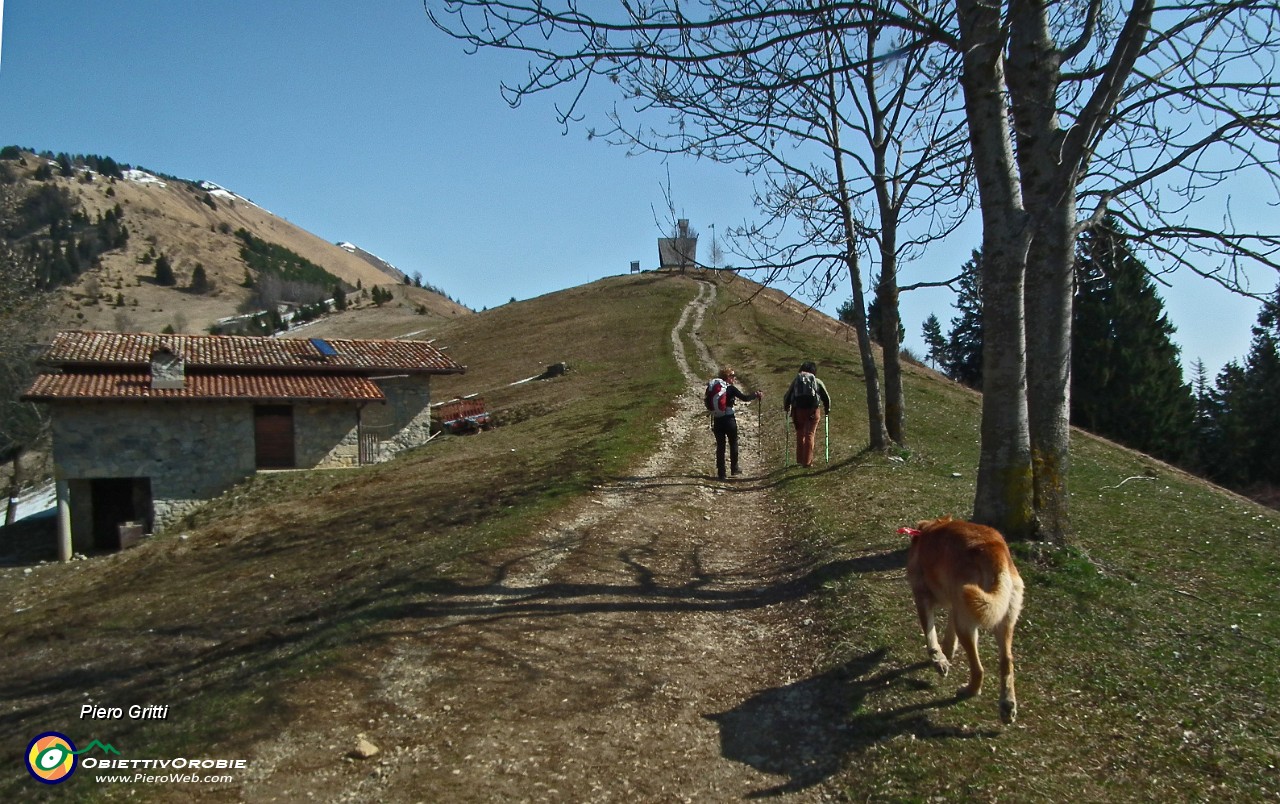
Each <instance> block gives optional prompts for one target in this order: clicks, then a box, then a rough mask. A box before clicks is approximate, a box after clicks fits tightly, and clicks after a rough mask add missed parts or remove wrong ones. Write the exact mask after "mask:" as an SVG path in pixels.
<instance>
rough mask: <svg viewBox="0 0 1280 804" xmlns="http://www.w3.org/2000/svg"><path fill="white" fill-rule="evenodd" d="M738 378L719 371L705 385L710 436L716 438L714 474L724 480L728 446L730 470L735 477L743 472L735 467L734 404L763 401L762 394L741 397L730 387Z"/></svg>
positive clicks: (729, 371)
mask: <svg viewBox="0 0 1280 804" xmlns="http://www.w3.org/2000/svg"><path fill="white" fill-rule="evenodd" d="M737 377H738V375H737V374H736V373H734V370H733V369H731V368H729V367H728V366H724V367H722V368H721V369H720V375H719V376H718V377H716V378H715V379H713V380H712V381H711V382H709V383H707V393H706V400H705V401H706V404H707V410H709V411H711V432H713V433H715V436H716V473H717V474H718V475H719V477H720V479H721V480H724V479H725V472H724V448H725V443H726V442H728V445H729V467H730V470H731V471H732V472H733V473H734V474H735V475H736V474H741V473H742V469H741V467H740V466H739V465H738V420H737V418H736V417H735V416H734V415H733V403H734V402H735V401H737V400H741V401H743V402H751V401H754V400H758V399H763V398H764V392H763V391H756V392H755V393H754V394H744V393H743V392H742V391H741V390H739V389H738V386H736V385H734V384H733V381H734V380H736V379H737Z"/></svg>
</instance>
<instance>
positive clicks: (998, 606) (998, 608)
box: [963, 570, 1022, 630]
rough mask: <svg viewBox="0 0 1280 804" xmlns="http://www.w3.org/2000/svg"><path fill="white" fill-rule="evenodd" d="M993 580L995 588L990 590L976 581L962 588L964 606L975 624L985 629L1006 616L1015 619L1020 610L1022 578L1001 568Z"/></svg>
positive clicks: (993, 626)
mask: <svg viewBox="0 0 1280 804" xmlns="http://www.w3.org/2000/svg"><path fill="white" fill-rule="evenodd" d="M995 581H996V582H995V588H993V589H992V590H991V591H990V592H988V591H987V590H986V589H983V588H982V587H981V586H979V585H978V584H976V583H969V584H965V585H964V590H963V594H964V600H965V603H966V604H967V605H966V608H967V609H968V610H969V612H970V613H971V614H972V616H973V618H974V619H975V620H976V624H977V625H978V626H979V627H981V628H984V629H987V630H991V629H993V628H995V627H996V625H998V624H999V623H1000V622H1001V621H1002V620H1005V619H1006V618H1009V619H1010V620H1011V621H1013V620H1017V618H1018V614H1019V613H1020V612H1021V610H1022V579H1021V578H1018V577H1015V576H1014V575H1013V574H1011V573H1010V572H1009V571H1008V570H1001V571H1000V573H999V574H998V575H996V579H995ZM1010 615H1012V616H1010Z"/></svg>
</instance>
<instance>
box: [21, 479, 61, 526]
mask: <svg viewBox="0 0 1280 804" xmlns="http://www.w3.org/2000/svg"><path fill="white" fill-rule="evenodd" d="M57 505H58V492H57V488H56V487H55V486H54V484H53V483H52V482H50V483H48V484H46V485H43V486H38V487H36V488H33V489H27V490H26V491H25V492H23V493H22V494H20V495H18V516H17V518H18V519H26V518H27V517H29V516H34V515H36V514H43V513H44V512H46V511H49V510H52V509H54V508H56V507H57Z"/></svg>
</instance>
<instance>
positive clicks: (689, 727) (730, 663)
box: [245, 284, 841, 802]
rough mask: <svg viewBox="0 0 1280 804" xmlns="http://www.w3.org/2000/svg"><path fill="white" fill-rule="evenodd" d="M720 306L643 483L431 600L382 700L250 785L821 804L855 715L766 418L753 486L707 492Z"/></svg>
mask: <svg viewBox="0 0 1280 804" xmlns="http://www.w3.org/2000/svg"><path fill="white" fill-rule="evenodd" d="M714 296H715V289H714V287H713V286H711V285H709V284H703V285H701V290H700V292H699V295H698V297H697V299H695V300H694V301H693V302H691V303H690V304H689V305H688V306H687V307H686V309H685V310H684V314H683V315H682V317H681V319H680V321H679V323H678V324H677V325H676V327H675V329H673V331H672V333H671V337H672V345H673V349H674V351H675V356H676V360H677V361H678V363H679V364H680V367H681V371H682V372H683V373H684V375H685V378H686V380H687V384H688V387H687V388H686V390H685V392H684V393H683V394H682V395H681V396H680V399H679V400H678V410H677V411H676V412H675V414H674V415H673V416H672V417H671V418H670V419H668V420H667V421H666V422H664V424H663V427H664V437H663V439H662V446H661V448H660V449H659V450H658V451H657V452H656V453H655V454H654V455H653V456H651V457H650V458H649V459H648V460H647V461H646V462H645V463H644V464H643V465H642V466H641V467H640V468H639V469H638V471H637V473H636V475H635V476H633V477H629V478H624V479H621V480H619V481H618V482H617V483H614V484H611V485H609V486H606V487H601V488H599V489H598V490H596V491H595V493H593V494H592V495H590V496H589V498H588V499H586V500H584V501H582V502H581V504H580V505H579V506H577V509H576V510H575V511H574V512H572V513H571V514H569V515H568V516H567V517H566V520H565V521H564V522H563V524H561V525H559V526H557V527H555V528H553V529H550V530H548V531H546V532H544V533H541V534H538V535H535V536H534V537H532V538H531V539H530V540H529V542H528V543H526V544H523V545H521V546H520V548H519V550H518V551H512V552H510V554H508V555H504V556H503V557H502V558H503V559H505V563H503V564H502V565H501V571H500V572H499V575H498V579H497V580H496V582H495V581H492V580H489V581H487V582H485V583H484V584H483V585H478V586H476V587H474V588H465V587H462V588H458V589H457V590H455V591H453V592H451V593H449V594H442V595H437V596H431V597H424V598H423V599H422V600H421V603H420V607H419V608H418V609H417V610H415V611H414V612H413V616H412V617H410V618H407V619H406V621H405V622H404V623H403V627H402V629H401V630H400V632H399V635H398V636H396V637H395V638H394V641H393V643H392V645H393V647H392V650H391V652H390V654H389V656H386V657H383V658H381V659H380V661H379V663H378V664H377V665H375V668H374V672H375V673H376V677H375V678H374V679H372V689H373V695H374V700H372V701H366V702H360V703H358V704H357V703H356V702H355V701H351V702H349V703H348V704H347V705H346V706H344V707H342V708H344V709H346V710H347V711H349V712H352V713H353V714H354V713H359V715H360V718H359V719H356V720H355V722H354V723H351V722H348V723H347V724H345V728H337V727H335V728H334V729H333V730H332V731H331V732H329V733H326V734H314V733H313V734H307V735H302V734H292V735H282V736H281V739H280V740H279V741H278V744H279V746H280V749H279V753H278V754H277V755H275V756H263V757H260V758H259V759H258V760H256V761H255V762H254V775H255V776H257V777H258V778H257V779H256V780H254V781H253V782H251V783H250V785H248V786H246V788H245V789H246V790H249V789H252V790H255V791H257V792H256V794H255V798H256V797H257V794H265V797H268V798H270V797H279V798H280V799H282V800H284V799H295V798H301V797H304V796H314V797H315V798H317V799H321V800H351V801H441V802H455V801H457V802H473V801H474V802H497V801H566V802H586V801H626V802H633V801H733V800H741V799H743V798H747V797H757V796H761V795H770V794H774V795H777V794H781V795H782V796H783V797H784V798H785V799H786V800H794V801H818V800H823V799H824V795H823V790H822V787H821V781H822V780H823V779H825V778H826V777H827V776H829V775H830V773H831V772H832V771H834V770H835V768H836V765H837V764H838V762H839V759H838V755H837V754H836V753H835V752H834V749H833V748H832V747H831V746H834V745H836V744H838V743H839V742H840V740H839V737H838V734H836V733H835V732H834V730H835V729H836V728H837V726H836V725H834V724H838V723H839V722H840V720H841V718H840V717H838V716H836V714H835V713H834V712H833V711H832V710H831V707H836V708H839V707H840V705H841V701H839V700H834V699H833V698H835V697H837V696H832V695H831V693H830V691H829V690H830V687H831V685H829V684H826V683H824V682H823V680H822V678H821V677H819V678H812V675H813V672H814V671H813V667H814V647H813V646H814V644H815V643H816V641H817V639H816V635H814V634H812V633H811V631H812V630H813V628H814V626H813V625H812V623H813V622H814V620H813V617H812V614H811V612H809V611H808V608H807V607H808V604H807V602H806V597H807V595H809V593H810V592H811V591H812V585H811V583H809V581H808V579H807V578H806V576H803V575H796V574H795V573H793V572H791V571H789V570H788V569H787V561H788V558H789V556H788V555H787V549H786V548H787V545H786V544H785V542H784V541H783V538H782V537H781V536H780V535H779V533H778V529H777V526H776V524H775V523H774V522H773V515H772V512H771V509H770V502H769V491H768V489H767V487H766V486H765V485H764V484H762V483H761V482H760V479H761V477H762V475H763V473H764V465H765V463H764V461H763V460H762V458H763V457H764V456H761V454H760V449H759V448H758V447H759V445H758V443H757V433H756V427H757V422H756V421H755V418H756V415H757V414H756V412H755V410H753V409H752V408H751V407H750V406H747V407H746V408H745V409H743V410H742V412H741V413H740V414H739V415H740V419H741V422H740V424H741V429H742V431H743V438H742V451H743V457H744V460H743V468H744V474H743V475H742V476H741V478H740V479H738V480H736V481H732V482H729V483H721V482H718V481H716V480H714V479H712V478H713V477H714V474H715V466H714V462H715V461H714V442H713V439H712V437H711V434H710V432H709V430H708V427H707V418H706V412H705V409H704V408H703V405H702V387H703V383H704V379H703V376H704V375H705V376H710V372H711V370H712V366H711V363H712V361H711V355H710V354H709V353H708V351H707V349H706V346H705V345H704V344H703V343H702V341H701V340H700V339H699V337H698V331H699V328H700V326H701V323H702V316H703V313H704V312H705V310H706V309H707V307H708V305H709V304H710V303H711V301H712V300H713V299H714ZM682 333H683V334H684V335H685V336H687V338H688V339H689V341H690V342H692V343H693V344H694V346H695V349H696V351H697V355H698V356H697V363H698V365H697V366H696V367H691V366H690V365H689V359H688V357H687V356H686V354H685V349H684V346H683V339H682V337H681V335H682ZM774 404H776V401H774V402H772V403H771V405H770V408H771V409H772V406H773V405H774ZM357 732H360V733H363V734H365V735H367V736H368V739H369V740H370V741H372V742H373V743H375V744H377V745H378V746H379V748H380V749H381V753H379V754H378V755H377V756H375V757H373V758H371V759H366V760H346V761H344V762H341V763H332V762H330V763H328V764H327V765H324V766H316V765H314V764H311V763H306V762H305V761H304V756H303V754H302V753H300V752H301V751H302V750H305V749H300V748H298V746H301V745H305V744H308V743H309V744H310V745H311V746H312V748H321V749H332V748H333V747H334V746H338V747H339V748H342V747H344V746H345V745H353V744H354V742H355V739H356V733H357ZM317 742H319V743H320V745H319V746H317V745H316V744H317ZM290 746H292V748H291V747H290ZM330 756H332V754H330Z"/></svg>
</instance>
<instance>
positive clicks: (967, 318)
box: [942, 250, 982, 388]
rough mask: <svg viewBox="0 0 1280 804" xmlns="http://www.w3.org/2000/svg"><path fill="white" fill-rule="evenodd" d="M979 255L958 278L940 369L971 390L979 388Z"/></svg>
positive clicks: (967, 264)
mask: <svg viewBox="0 0 1280 804" xmlns="http://www.w3.org/2000/svg"><path fill="white" fill-rule="evenodd" d="M981 265H982V253H981V252H980V251H977V250H974V252H973V255H972V256H971V257H970V259H969V261H968V262H966V263H965V264H964V267H963V268H962V269H961V275H960V289H959V290H958V291H957V292H956V304H955V307H956V309H957V310H959V311H960V314H959V315H958V316H956V317H955V318H953V319H951V332H950V333H949V334H948V336H947V348H946V357H945V359H944V360H943V363H942V369H943V371H944V372H945V373H946V375H947V376H948V377H950V378H951V379H953V380H955V381H956V382H961V383H964V384H965V385H968V386H969V387H971V388H981V387H982V272H981V270H980V268H981Z"/></svg>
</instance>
